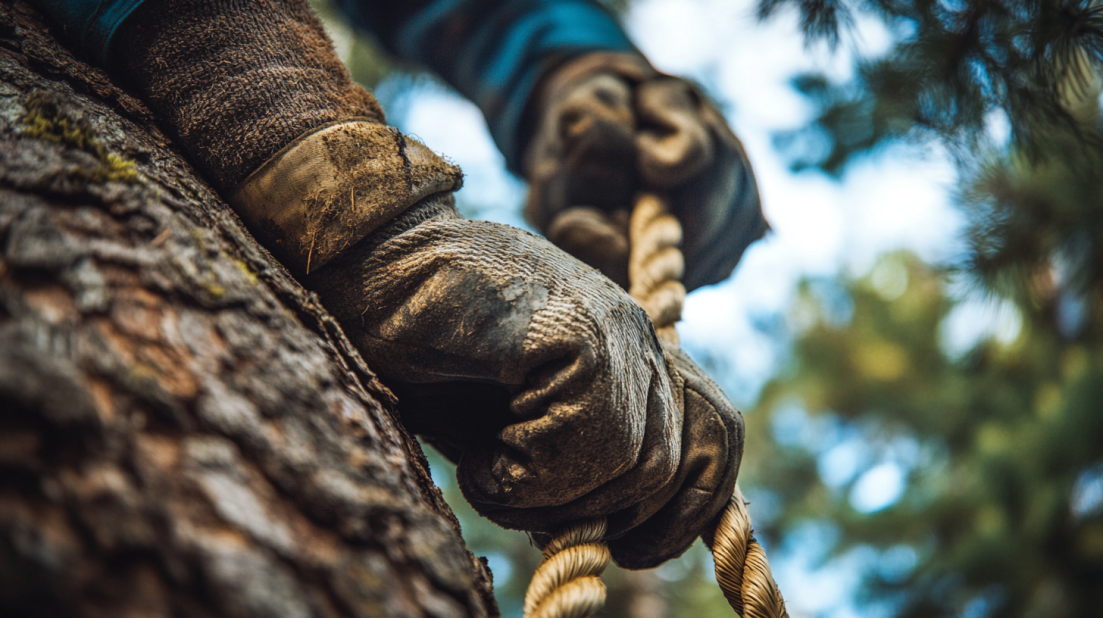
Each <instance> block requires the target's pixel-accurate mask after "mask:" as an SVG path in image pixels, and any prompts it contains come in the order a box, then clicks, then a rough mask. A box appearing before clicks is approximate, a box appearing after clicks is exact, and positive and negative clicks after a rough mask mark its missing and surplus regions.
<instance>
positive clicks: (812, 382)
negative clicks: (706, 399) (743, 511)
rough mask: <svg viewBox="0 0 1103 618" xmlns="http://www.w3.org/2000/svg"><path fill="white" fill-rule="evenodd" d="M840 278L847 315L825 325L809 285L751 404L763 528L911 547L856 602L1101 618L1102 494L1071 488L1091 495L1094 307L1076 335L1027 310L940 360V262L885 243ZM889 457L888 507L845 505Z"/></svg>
mask: <svg viewBox="0 0 1103 618" xmlns="http://www.w3.org/2000/svg"><path fill="white" fill-rule="evenodd" d="M886 271H888V272H889V273H893V272H895V273H896V274H895V278H894V277H888V278H887V279H888V282H887V283H886V281H885V279H886V277H884V276H882V275H883V274H884V273H885V272H886ZM901 278H902V280H903V281H904V282H906V283H905V284H903V285H900V281H901ZM878 279H881V280H880V281H879V280H878ZM840 283H841V284H842V285H844V286H845V288H846V290H847V294H848V295H849V297H850V299H851V300H852V302H853V316H852V319H850V320H849V321H847V322H846V323H845V324H842V325H833V324H832V323H831V321H829V320H827V319H826V318H825V314H826V311H825V308H824V303H823V301H822V300H819V299H818V298H817V295H816V294H815V293H814V292H813V289H812V286H811V285H810V284H806V285H805V287H804V289H803V291H802V293H801V296H800V301H799V303H798V305H797V306H796V307H795V308H794V322H796V323H797V324H799V325H802V326H803V328H804V329H805V330H803V332H801V333H800V334H799V335H798V336H797V338H796V341H795V349H794V353H793V358H792V362H791V365H790V367H789V369H788V370H787V372H786V373H785V374H784V375H782V376H780V377H778V378H777V379H775V380H774V381H773V382H771V383H770V384H769V385H768V386H767V387H766V389H765V390H764V392H763V395H762V398H761V400H760V402H759V404H758V405H757V406H756V409H755V412H754V413H753V414H750V415H748V417H747V419H748V430H747V434H748V435H749V436H754V438H753V440H751V441H750V442H749V444H748V452H747V457H746V460H745V463H744V470H746V471H747V473H745V474H744V475H743V476H742V478H741V482H742V483H745V484H747V483H750V484H753V485H756V486H759V487H761V488H764V489H765V490H767V491H768V492H770V493H771V494H773V495H774V496H775V497H776V498H777V499H778V500H779V501H780V503H781V504H780V506H781V509H780V512H781V515H780V516H779V517H778V518H777V519H776V520H774V521H772V522H769V524H770V525H769V526H767V527H766V528H765V530H764V531H765V532H766V533H767V534H768V535H770V536H784V535H786V534H792V533H793V532H794V531H796V530H798V529H799V528H800V527H801V526H802V525H805V524H806V523H807V522H809V521H815V520H818V521H826V522H830V524H829V525H830V526H832V527H833V528H835V529H836V531H837V539H838V540H837V543H836V544H835V547H834V555H842V554H845V553H846V552H848V551H853V550H854V549H855V548H868V547H873V548H876V549H877V550H878V551H879V552H882V553H881V555H882V556H883V555H886V554H887V553H889V552H897V553H900V552H904V553H905V555H907V554H908V553H910V554H911V555H912V556H915V564H914V567H911V568H906V569H904V570H903V572H901V571H899V570H897V571H895V572H891V573H889V574H887V575H886V574H885V573H883V572H881V571H879V570H878V569H877V568H874V567H873V566H871V568H870V569H869V571H868V572H866V573H864V593H865V595H866V600H867V601H869V602H874V601H876V602H880V603H883V604H887V605H888V606H890V607H892V608H893V612H892V613H893V614H894V615H898V616H909V617H911V616H915V617H920V616H956V615H962V614H966V613H970V612H979V613H977V614H976V615H988V616H1093V615H1099V614H1098V611H1099V608H1100V607H1103V587H1100V586H1099V582H1101V581H1103V500H1098V501H1095V502H1092V501H1091V500H1088V502H1085V498H1083V496H1084V490H1083V488H1081V490H1079V493H1078V491H1074V487H1075V486H1076V485H1077V482H1078V480H1079V481H1080V483H1081V485H1084V483H1087V484H1088V485H1087V488H1088V490H1092V491H1103V474H1101V473H1099V472H1098V469H1099V467H1100V465H1101V464H1103V447H1101V446H1100V445H1103V415H1101V414H1100V413H1099V412H1100V403H1099V402H1100V401H1103V348H1101V347H1100V346H1099V330H1098V325H1099V324H1103V304H1101V303H1100V302H1098V300H1096V301H1095V302H1093V303H1092V304H1091V307H1090V310H1089V312H1090V316H1089V319H1088V321H1089V323H1090V326H1089V327H1088V328H1086V329H1084V330H1083V331H1082V333H1081V334H1080V335H1079V336H1077V337H1072V338H1070V337H1067V336H1065V335H1063V334H1061V332H1059V329H1058V328H1056V327H1055V324H1054V320H1053V315H1052V313H1051V312H1050V311H1048V310H1046V309H1044V308H1043V309H1029V308H1028V309H1025V310H1022V312H1023V328H1022V330H1021V332H1020V334H1019V336H1018V338H1016V339H1015V340H1014V341H1013V342H1011V343H1007V344H1002V343H998V342H995V341H991V340H988V341H985V342H982V343H981V344H980V345H979V346H978V347H976V348H975V349H974V350H972V351H971V352H969V353H968V354H967V355H965V356H964V357H963V358H961V359H952V358H949V357H947V355H946V354H945V353H943V352H942V350H941V348H940V345H939V343H938V337H937V336H935V335H936V333H938V330H939V325H940V323H942V322H943V320H945V319H946V316H947V315H948V313H949V312H950V311H951V310H952V309H953V308H954V306H955V303H954V302H953V301H952V300H951V299H950V298H949V297H948V294H947V286H946V280H945V277H944V275H942V274H940V273H938V272H936V271H933V270H931V269H930V268H929V267H927V266H925V265H923V264H922V263H920V262H919V261H918V260H916V259H915V258H913V257H910V256H907V255H894V256H887V257H886V258H884V259H883V260H882V262H881V263H880V264H879V265H878V266H877V267H876V268H875V269H874V270H873V271H872V274H871V275H869V276H866V277H864V278H862V279H858V280H844V281H841V282H840ZM901 288H902V291H901ZM897 294H899V295H897ZM808 434H810V435H808ZM848 441H849V442H850V445H849V446H848V445H847V442H848ZM841 448H851V449H853V450H854V452H855V453H856V454H857V455H856V457H858V458H859V459H861V460H862V461H863V462H864V465H859V466H856V467H855V469H854V470H853V474H852V475H849V476H845V478H844V480H843V481H842V482H840V479H839V477H838V475H837V474H835V473H832V471H831V470H830V468H831V467H832V458H833V457H835V456H836V455H838V451H836V449H841ZM833 451H834V452H833ZM886 463H887V464H891V465H895V466H897V467H898V468H900V469H902V470H903V471H904V472H905V473H906V490H905V491H904V492H903V493H902V495H901V496H900V498H899V500H897V501H895V502H894V503H893V504H891V505H890V506H887V508H883V509H880V510H876V509H874V510H873V512H869V511H870V510H871V509H869V508H863V509H860V508H856V506H861V505H860V504H859V501H858V500H856V499H855V492H856V491H857V490H858V485H859V484H860V483H861V482H862V478H863V476H862V471H863V470H865V471H868V470H871V469H872V468H874V467H875V466H878V465H880V464H886ZM1093 466H1094V468H1093ZM1093 469H1094V470H1097V472H1096V473H1094V474H1095V475H1094V476H1092V474H1093V473H1092V472H1091V471H1092V470H1093ZM833 477H834V478H833ZM1085 479H1087V480H1085ZM759 527H762V522H759ZM969 608H972V609H969ZM981 610H984V611H981ZM970 615H972V614H970Z"/></svg>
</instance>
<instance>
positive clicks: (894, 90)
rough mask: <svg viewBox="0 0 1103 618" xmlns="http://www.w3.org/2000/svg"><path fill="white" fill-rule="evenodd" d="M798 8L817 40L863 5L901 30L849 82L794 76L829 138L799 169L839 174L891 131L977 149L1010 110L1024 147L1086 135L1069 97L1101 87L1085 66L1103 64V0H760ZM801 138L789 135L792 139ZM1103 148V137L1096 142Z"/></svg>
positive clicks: (832, 36) (1015, 135)
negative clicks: (996, 114) (994, 121)
mask: <svg viewBox="0 0 1103 618" xmlns="http://www.w3.org/2000/svg"><path fill="white" fill-rule="evenodd" d="M789 4H792V5H795V6H796V7H797V8H798V9H799V11H800V14H801V24H802V26H803V28H804V30H805V33H806V35H807V36H808V37H810V38H811V39H826V40H828V41H829V42H832V43H834V42H836V41H838V40H839V38H840V36H842V35H844V34H845V33H846V32H847V30H848V27H849V25H850V24H851V23H852V21H853V19H852V17H851V16H852V14H853V13H854V12H856V11H858V10H861V11H864V12H866V13H869V14H872V15H875V16H877V17H879V18H880V19H882V20H883V21H884V22H885V25H886V26H888V27H889V28H890V30H892V31H893V32H896V33H898V34H899V35H900V37H899V39H898V40H897V43H896V45H895V47H894V48H893V49H892V50H891V51H889V52H888V53H887V54H885V55H884V56H882V57H881V58H877V59H872V60H864V61H862V62H861V63H860V64H859V66H858V76H857V78H856V79H855V80H854V81H853V82H851V83H846V84H833V83H830V82H829V81H828V80H826V79H825V78H824V77H822V76H815V75H806V76H802V77H800V78H798V79H797V81H796V83H795V85H796V87H797V88H798V89H800V90H802V91H803V92H805V93H806V94H808V95H809V96H810V97H811V98H812V99H813V100H814V102H815V103H816V104H817V106H818V108H819V110H820V111H819V115H818V117H817V118H816V120H815V122H814V123H813V126H811V127H808V129H807V130H806V131H805V132H804V135H805V136H808V134H809V133H810V132H811V133H813V134H815V133H819V134H820V136H821V137H826V138H827V139H828V141H829V142H830V144H829V146H828V147H826V148H824V149H821V150H823V152H810V153H805V155H804V156H801V157H799V158H798V159H797V160H796V162H795V163H796V165H797V166H804V167H807V166H814V167H819V168H822V169H824V170H826V171H828V172H831V173H838V172H840V171H841V170H842V169H843V167H844V166H845V164H846V163H847V162H848V161H849V160H850V159H851V158H853V157H854V156H856V155H859V154H862V153H865V152H868V151H869V150H871V149H872V148H874V147H876V146H878V145H880V144H882V143H884V142H885V141H886V140H890V139H898V138H905V137H910V138H932V137H933V138H939V139H943V140H945V141H946V143H948V144H949V145H951V146H953V147H955V148H958V149H959V152H960V153H961V154H962V155H964V156H966V158H968V155H969V153H970V152H971V151H972V150H973V149H974V148H976V147H977V146H978V145H979V144H981V143H982V138H983V136H984V132H985V129H986V123H987V121H988V119H989V114H990V113H991V112H993V111H1001V112H1003V113H1004V114H1005V115H1006V117H1007V118H1008V119H1009V121H1010V124H1011V133H1012V140H1013V142H1014V143H1015V145H1016V147H1018V148H1020V149H1023V150H1024V151H1025V152H1027V153H1028V154H1029V155H1030V157H1031V158H1032V159H1034V158H1036V157H1038V156H1043V155H1044V154H1045V153H1044V152H1043V150H1044V147H1045V145H1046V144H1048V143H1049V141H1050V138H1051V136H1052V134H1053V133H1054V132H1055V131H1060V132H1064V133H1067V134H1070V135H1078V136H1080V137H1086V135H1085V134H1084V133H1083V132H1082V131H1081V127H1080V126H1079V125H1078V123H1077V122H1076V121H1075V119H1074V118H1073V116H1072V114H1070V111H1069V110H1068V109H1067V106H1066V105H1065V103H1066V99H1067V98H1068V96H1069V94H1070V90H1071V91H1083V90H1084V89H1087V88H1090V87H1091V86H1092V84H1091V82H1092V78H1091V76H1090V75H1089V74H1088V73H1087V72H1085V71H1084V70H1083V69H1084V65H1085V63H1088V64H1093V63H1094V64H1098V63H1099V62H1100V61H1103V6H1096V5H1095V4H1094V3H1093V2H1090V1H1088V0H1076V1H1060V0H1059V1H1053V2H1047V1H1038V0H996V1H972V2H969V1H965V0H959V1H952V2H946V1H942V2H935V1H932V0H902V1H901V0H866V1H864V2H860V3H859V2H854V3H853V6H852V5H850V4H847V3H844V2H842V1H841V0H761V2H760V4H759V13H760V15H761V16H763V17H767V16H769V15H771V14H772V13H774V12H775V11H776V10H777V9H778V8H779V7H781V6H784V5H789ZM793 137H796V136H790V139H792V138H793ZM1088 141H1089V142H1091V144H1092V145H1094V147H1096V148H1098V140H1096V139H1092V140H1088Z"/></svg>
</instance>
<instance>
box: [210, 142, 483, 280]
mask: <svg viewBox="0 0 1103 618" xmlns="http://www.w3.org/2000/svg"><path fill="white" fill-rule="evenodd" d="M462 184H463V173H462V172H461V171H460V169H459V167H457V166H455V165H453V164H451V163H449V162H448V161H446V160H444V159H443V158H441V157H440V156H438V155H437V154H435V153H434V152H433V151H432V150H429V148H427V147H426V146H425V145H424V144H422V143H421V142H418V141H417V140H415V139H412V138H410V137H407V136H405V135H403V134H402V133H399V132H398V130H397V129H394V128H392V127H388V126H385V125H381V124H378V123H375V122H372V121H370V120H353V121H345V122H336V123H332V124H329V125H325V126H323V127H320V128H318V129H315V130H313V131H310V132H308V133H306V134H304V135H302V136H300V137H299V138H298V139H296V140H295V141H293V142H291V143H290V144H288V145H287V146H285V147H284V148H283V149H282V150H280V151H279V152H278V153H276V155H275V156H273V157H272V158H271V159H269V160H268V161H267V162H266V163H264V164H263V165H262V166H260V168H258V169H257V170H256V171H254V172H253V173H252V174H250V175H249V176H248V177H247V178H246V179H245V180H244V181H243V182H242V183H241V184H240V185H238V186H237V188H236V189H235V190H234V192H233V194H232V196H231V198H230V203H231V204H232V205H233V207H234V210H236V211H237V213H238V214H239V215H240V216H241V217H242V219H244V220H245V223H246V225H247V226H248V227H249V228H250V230H251V231H252V232H253V233H254V234H255V235H256V236H257V237H258V239H259V240H260V241H261V243H262V244H263V245H264V246H265V247H267V248H268V249H269V250H270V251H271V252H272V253H273V255H275V256H276V258H277V259H279V260H280V261H281V262H283V264H284V265H286V266H287V267H288V268H289V269H290V270H292V272H294V273H295V274H299V275H305V274H309V273H310V272H311V271H312V270H317V269H318V268H320V267H322V266H323V265H325V264H326V263H327V262H329V261H331V260H333V258H335V257H336V256H337V255H338V254H339V253H341V251H343V250H344V249H346V248H347V247H351V246H353V245H354V244H356V243H357V242H358V241H360V240H361V239H362V238H364V237H365V236H367V235H369V234H371V233H372V232H374V231H375V230H376V229H378V228H379V227H380V226H382V225H383V224H384V223H386V222H387V221H390V220H391V219H393V218H394V217H396V216H397V215H399V214H401V213H402V212H404V211H405V210H406V209H407V208H409V207H410V206H411V205H413V204H414V203H416V202H418V201H419V200H421V199H423V198H425V197H428V196H430V195H433V194H435V193H442V192H450V191H455V190H457V189H459V188H460V186H461V185H462Z"/></svg>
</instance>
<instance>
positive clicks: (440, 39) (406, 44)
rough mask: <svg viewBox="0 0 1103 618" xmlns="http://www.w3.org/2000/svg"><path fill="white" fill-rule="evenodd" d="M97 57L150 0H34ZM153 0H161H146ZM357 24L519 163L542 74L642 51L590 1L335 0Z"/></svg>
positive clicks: (114, 44)
mask: <svg viewBox="0 0 1103 618" xmlns="http://www.w3.org/2000/svg"><path fill="white" fill-rule="evenodd" d="M31 1H32V2H33V3H34V4H36V5H38V7H39V8H40V9H41V10H42V11H44V12H45V13H46V14H47V15H49V16H50V17H51V18H53V20H54V21H55V22H56V23H57V25H59V26H60V27H61V30H62V33H63V35H64V36H65V38H67V39H68V40H69V42H70V43H71V44H73V45H75V46H76V47H77V48H78V49H79V50H80V51H81V52H82V53H84V54H85V55H86V56H87V57H88V58H89V59H90V60H92V61H94V62H97V63H99V64H100V65H101V66H104V67H108V68H110V67H111V65H112V54H118V53H125V51H126V50H125V46H126V42H125V41H122V40H116V36H115V35H116V33H117V32H118V30H119V26H120V25H121V24H122V23H123V22H124V21H125V20H126V18H127V17H128V16H129V15H130V14H131V13H132V12H133V11H134V9H136V8H137V7H138V6H139V5H140V4H141V3H142V2H143V1H147V0H31ZM148 1H155V0H148ZM337 4H338V6H340V7H341V9H342V10H343V11H344V12H345V13H346V15H347V16H348V17H349V19H350V21H351V22H352V23H353V24H355V25H356V26H357V27H359V28H361V29H364V30H367V31H369V32H371V33H373V34H375V35H376V37H377V38H378V39H379V40H380V41H381V42H382V43H383V45H384V46H385V47H386V48H387V49H388V50H390V51H391V53H393V54H395V55H397V56H399V57H402V58H406V59H409V60H414V61H417V62H420V63H422V64H424V65H425V66H427V67H428V68H430V69H432V70H433V71H435V72H436V73H437V74H439V75H440V76H441V77H442V78H444V80H445V81H447V82H448V83H449V84H451V85H452V86H453V87H455V88H456V89H457V90H459V91H460V92H461V93H463V94H464V95H466V96H467V97H469V98H471V100H472V101H474V102H475V104H476V105H478V106H479V108H480V109H482V111H483V114H484V115H485V116H486V119H487V123H488V124H489V126H490V133H491V135H493V137H494V141H495V142H496V143H497V144H498V147H499V148H500V149H501V151H502V152H503V154H505V156H506V162H507V163H508V165H509V167H510V168H511V169H513V170H514V171H518V170H519V168H520V163H521V150H522V148H523V146H524V144H523V142H524V141H525V139H526V137H527V136H526V135H525V134H526V133H527V131H528V129H529V128H528V127H523V126H522V119H523V115H524V110H525V105H526V104H527V103H528V100H529V97H530V95H531V94H532V90H533V88H535V86H536V84H537V82H538V80H539V79H540V76H541V75H542V74H543V73H544V72H545V71H547V70H548V69H549V68H551V67H553V66H555V65H556V64H558V63H561V62H563V61H564V60H566V59H568V58H570V57H572V56H575V55H578V54H581V53H585V52H588V51H598V50H602V51H622V52H632V53H638V52H636V49H635V47H634V46H633V45H632V43H631V41H629V40H628V37H627V36H626V35H625V34H624V31H623V30H622V29H621V27H620V25H619V24H618V23H617V21H616V20H615V19H614V18H613V16H612V15H610V14H609V13H608V12H607V11H606V10H605V9H604V8H602V7H601V6H599V5H598V4H597V3H596V2H594V1H593V0H410V1H407V2H393V1H390V2H388V1H385V0H337Z"/></svg>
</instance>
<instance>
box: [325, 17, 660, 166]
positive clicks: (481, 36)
mask: <svg viewBox="0 0 1103 618" xmlns="http://www.w3.org/2000/svg"><path fill="white" fill-rule="evenodd" d="M337 3H338V5H339V6H341V8H342V9H343V10H344V11H345V13H346V14H347V15H348V16H349V18H350V19H351V21H353V23H355V24H356V25H357V26H358V27H361V28H364V29H366V30H368V31H370V32H372V33H374V34H375V35H376V36H377V37H378V38H379V40H380V41H381V42H382V43H383V45H384V46H385V47H386V48H387V49H388V50H389V51H390V52H391V53H393V54H395V55H397V56H400V57H403V58H407V59H410V60H415V61H417V62H420V63H422V64H424V65H426V66H427V67H429V68H430V69H432V70H433V71H435V72H436V73H437V74H439V75H440V76H441V77H442V78H444V80H445V81H447V82H448V83H450V84H451V85H452V86H454V87H455V88H456V89H457V90H459V91H460V92H461V93H463V94H464V95H466V96H467V97H468V98H470V99H471V100H472V101H474V102H475V103H476V104H477V105H478V106H479V107H480V109H482V111H483V114H484V115H485V116H486V119H487V123H488V124H489V125H490V132H491V135H493V137H494V140H495V142H497V144H498V147H499V148H500V149H501V150H502V152H503V153H504V154H505V156H506V161H507V164H508V165H509V166H510V168H512V169H513V170H514V171H519V170H520V168H521V150H522V148H523V147H524V145H525V144H524V142H525V141H526V137H527V135H526V134H527V133H530V132H531V127H526V126H523V125H524V122H523V117H524V112H525V108H526V105H527V103H528V102H529V99H530V97H531V95H532V93H533V90H534V89H535V87H536V85H537V83H538V82H539V80H540V78H541V76H543V75H544V74H545V73H546V72H547V71H548V70H549V69H551V68H554V67H555V66H557V65H559V64H561V63H562V62H563V61H564V60H566V59H569V58H572V57H574V56H578V55H580V54H583V53H586V52H591V51H602V50H604V51H621V52H630V53H638V52H637V51H636V49H635V47H634V46H633V45H632V43H631V41H629V40H628V37H627V36H626V35H625V34H624V31H623V30H622V29H621V27H620V25H619V24H618V23H617V22H616V20H615V19H614V18H613V16H612V15H610V14H609V13H608V12H607V11H606V10H605V9H603V8H601V7H600V6H599V5H597V4H596V3H595V2H593V1H592V0H422V1H420V2H412V3H390V2H380V1H379V0H337ZM396 4H399V5H402V6H395V5H396Z"/></svg>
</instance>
